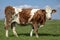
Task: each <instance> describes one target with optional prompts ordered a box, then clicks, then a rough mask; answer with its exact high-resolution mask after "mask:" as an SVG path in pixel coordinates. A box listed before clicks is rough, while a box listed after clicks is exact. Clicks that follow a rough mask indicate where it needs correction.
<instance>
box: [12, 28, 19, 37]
mask: <svg viewBox="0 0 60 40" xmlns="http://www.w3.org/2000/svg"><path fill="white" fill-rule="evenodd" d="M13 33H14V35H15V36H16V37H18V35H17V32H16V30H15V27H13Z"/></svg>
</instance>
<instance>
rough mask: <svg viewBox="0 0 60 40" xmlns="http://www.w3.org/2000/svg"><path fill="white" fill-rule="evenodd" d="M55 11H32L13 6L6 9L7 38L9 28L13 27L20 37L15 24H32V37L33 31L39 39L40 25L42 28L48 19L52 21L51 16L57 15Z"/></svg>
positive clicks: (49, 9)
mask: <svg viewBox="0 0 60 40" xmlns="http://www.w3.org/2000/svg"><path fill="white" fill-rule="evenodd" d="M55 12H56V10H55V9H51V8H50V7H46V9H32V8H16V7H13V6H7V7H6V8H5V29H6V37H8V28H9V27H11V28H12V30H13V33H14V35H15V36H16V37H18V35H17V32H16V30H15V24H16V23H18V24H27V23H31V24H32V30H31V32H30V36H32V33H33V31H34V32H35V35H36V37H37V38H38V24H40V27H42V26H43V25H44V24H45V22H46V18H47V19H49V20H50V19H51V14H52V13H55Z"/></svg>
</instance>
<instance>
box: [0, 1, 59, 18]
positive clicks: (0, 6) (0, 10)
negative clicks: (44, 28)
mask: <svg viewBox="0 0 60 40" xmlns="http://www.w3.org/2000/svg"><path fill="white" fill-rule="evenodd" d="M9 5H11V6H21V5H22V6H24V5H27V6H32V7H36V8H44V7H45V6H46V5H49V6H50V7H52V8H55V9H56V10H57V12H56V13H55V14H53V15H52V19H60V0H0V19H3V18H4V17H5V16H4V9H5V7H6V6H9Z"/></svg>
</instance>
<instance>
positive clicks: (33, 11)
mask: <svg viewBox="0 0 60 40" xmlns="http://www.w3.org/2000/svg"><path fill="white" fill-rule="evenodd" d="M38 10H40V9H32V10H31V13H30V15H31V17H30V18H29V20H28V22H30V21H31V19H32V18H33V16H34V14H35V13H36V12H37V11H38Z"/></svg>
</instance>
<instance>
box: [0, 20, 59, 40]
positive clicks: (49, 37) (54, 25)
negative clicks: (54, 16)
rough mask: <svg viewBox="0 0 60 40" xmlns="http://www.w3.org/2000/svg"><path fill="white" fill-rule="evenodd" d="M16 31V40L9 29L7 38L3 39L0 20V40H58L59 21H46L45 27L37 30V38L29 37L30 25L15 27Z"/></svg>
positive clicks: (2, 23) (3, 31)
mask: <svg viewBox="0 0 60 40" xmlns="http://www.w3.org/2000/svg"><path fill="white" fill-rule="evenodd" d="M16 31H17V33H18V36H19V37H18V38H17V37H15V36H14V35H13V32H12V30H11V29H10V28H9V37H8V38H6V37H5V29H4V21H2V20H0V40H60V20H50V21H47V22H46V24H45V26H44V27H42V28H39V29H38V32H39V38H36V37H35V35H33V36H32V37H30V35H29V33H30V31H31V25H27V26H20V25H17V27H16Z"/></svg>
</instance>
